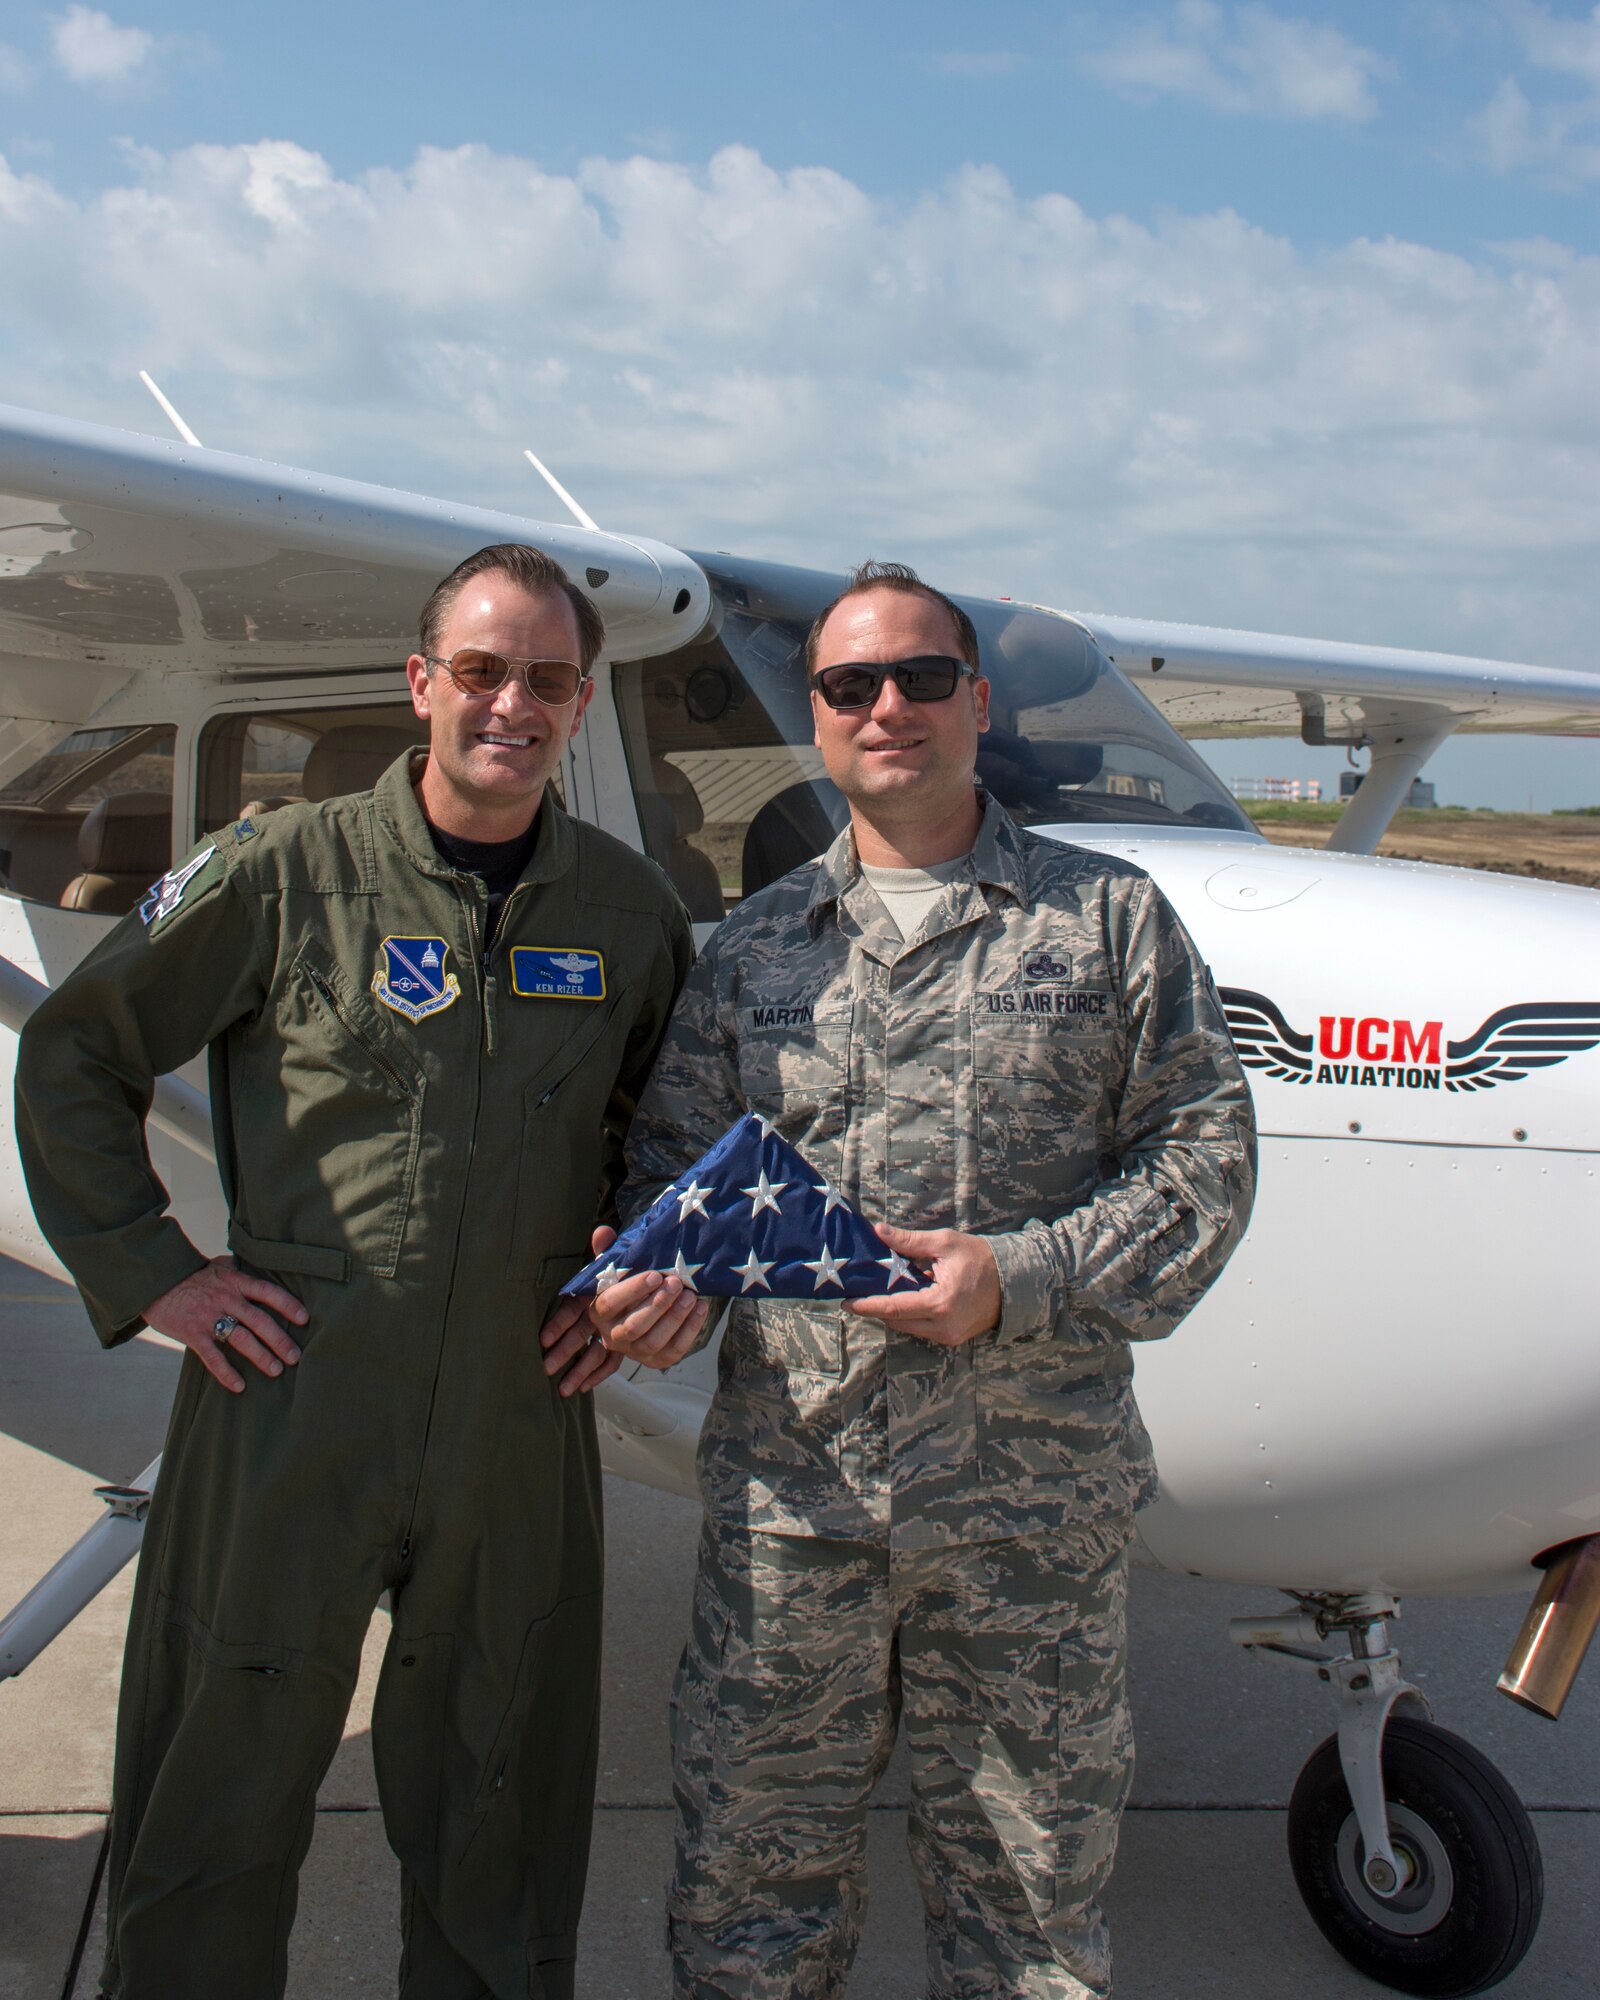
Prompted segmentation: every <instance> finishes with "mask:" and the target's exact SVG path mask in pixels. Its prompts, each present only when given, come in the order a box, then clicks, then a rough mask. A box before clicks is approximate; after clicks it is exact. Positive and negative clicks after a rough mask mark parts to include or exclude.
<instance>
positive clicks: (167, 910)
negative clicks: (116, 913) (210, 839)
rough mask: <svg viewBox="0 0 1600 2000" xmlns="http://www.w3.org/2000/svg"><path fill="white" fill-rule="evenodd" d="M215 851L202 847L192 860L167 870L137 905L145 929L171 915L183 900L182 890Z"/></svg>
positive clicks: (213, 848)
mask: <svg viewBox="0 0 1600 2000" xmlns="http://www.w3.org/2000/svg"><path fill="white" fill-rule="evenodd" d="M216 851H217V850H216V849H215V847H202V848H201V850H200V852H199V853H198V854H197V855H196V856H195V857H194V859H193V860H192V861H186V862H185V863H184V864H183V866H182V867H181V868H169V869H168V870H167V872H166V874H165V875H163V876H162V878H161V880H160V881H159V882H157V883H156V885H155V887H154V888H153V889H151V890H150V891H149V892H148V894H147V895H146V896H145V899H144V901H143V902H142V903H141V904H140V905H139V915H140V916H141V918H143V920H144V924H145V928H146V929H147V930H148V928H149V927H150V925H151V924H158V923H160V921H161V919H162V918H163V917H170V916H171V915H172V913H173V911H174V910H175V909H176V908H177V907H178V905H179V904H180V903H181V902H182V901H183V892H184V890H185V889H187V888H188V886H189V884H190V883H191V882H192V881H193V880H194V878H195V877H196V876H197V875H198V874H199V873H200V870H201V869H202V868H204V866H205V865H206V863H207V862H208V861H209V860H210V859H211V857H212V856H213V855H214V854H215V853H216Z"/></svg>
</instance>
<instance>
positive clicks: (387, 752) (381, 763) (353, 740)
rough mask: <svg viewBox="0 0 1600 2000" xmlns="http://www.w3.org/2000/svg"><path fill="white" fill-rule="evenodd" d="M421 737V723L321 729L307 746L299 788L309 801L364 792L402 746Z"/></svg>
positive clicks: (406, 747)
mask: <svg viewBox="0 0 1600 2000" xmlns="http://www.w3.org/2000/svg"><path fill="white" fill-rule="evenodd" d="M422 740H423V726H422V724H421V723H420V722H418V724H417V726H416V728H415V729H414V730H412V729H399V728H395V727H394V726H393V725H392V724H389V723H381V722H349V723H345V724H343V725H342V726H340V727H339V728H336V729H325V730H324V731H323V732H322V734H321V735H320V736H319V737H318V738H317V740H316V742H315V743H313V744H312V746H311V754H310V755H309V756H308V757H307V758H306V762H305V769H304V770H303V771H302V772H301V773H300V789H301V791H302V792H303V793H304V794H305V796H306V798H307V799H309V800H310V802H311V803H312V804H313V805H319V804H320V803H321V802H322V800H323V799H340V798H343V797H344V795H345V793H346V792H366V791H370V790H371V789H372V787H373V786H374V785H375V784H376V783H377V782H378V780H379V779H380V778H381V777H382V776H383V774H384V772H385V771H387V770H388V768H389V766H390V765H391V764H392V763H393V762H394V760H395V759H396V757H398V756H399V755H400V753H401V751H402V750H409V749H411V748H413V746H415V745H419V744H420V743H421V742H422Z"/></svg>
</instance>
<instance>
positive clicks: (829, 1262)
mask: <svg viewBox="0 0 1600 2000" xmlns="http://www.w3.org/2000/svg"><path fill="white" fill-rule="evenodd" d="M802 1261H803V1262H804V1264H805V1268H806V1269H807V1270H808V1271H815V1272H816V1274H817V1277H816V1283H815V1285H814V1287H813V1289H814V1290H816V1291H819V1292H820V1291H821V1290H822V1288H823V1286H824V1285H837V1286H838V1287H839V1289H840V1291H841V1292H842V1291H843V1290H844V1280H843V1279H842V1278H841V1277H840V1276H839V1273H840V1272H841V1271H842V1270H843V1269H844V1267H845V1265H846V1264H848V1263H849V1261H850V1259H849V1258H848V1257H835V1256H834V1254H833V1252H832V1251H831V1250H830V1249H829V1248H828V1246H827V1244H826V1243H824V1244H823V1246H822V1255H821V1256H820V1257H818V1258H817V1259H816V1260H815V1262H813V1261H812V1259H811V1258H809V1257H807V1258H805V1259H803V1260H802Z"/></svg>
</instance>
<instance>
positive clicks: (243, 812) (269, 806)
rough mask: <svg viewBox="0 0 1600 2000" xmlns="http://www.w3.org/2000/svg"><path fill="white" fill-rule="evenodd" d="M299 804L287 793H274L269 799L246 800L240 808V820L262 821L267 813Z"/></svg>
mask: <svg viewBox="0 0 1600 2000" xmlns="http://www.w3.org/2000/svg"><path fill="white" fill-rule="evenodd" d="M299 803H300V801H299V800H298V799H292V798H290V797H289V795H288V793H287V792H274V793H272V794H271V796H270V797H268V798H264V799H246V800H245V802H244V804H243V805H242V806H240V808H239V817H240V819H261V818H262V817H263V816H264V815H265V814H267V813H271V812H276V811H277V810H278V808H279V806H293V805H298V804H299Z"/></svg>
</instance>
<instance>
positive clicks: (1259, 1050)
mask: <svg viewBox="0 0 1600 2000" xmlns="http://www.w3.org/2000/svg"><path fill="white" fill-rule="evenodd" d="M1221 999H1222V1011H1223V1013H1224V1014H1225V1015H1226V1016H1227V1021H1228V1033H1229V1034H1230V1035H1232V1037H1233V1046H1234V1047H1235V1049H1237V1050H1238V1052H1239V1060H1240V1062H1242V1063H1243V1064H1244V1065H1245V1066H1246V1067H1247V1068H1248V1069H1264V1070H1265V1071H1266V1072H1267V1074H1268V1076H1275V1077H1278V1078H1280V1079H1281V1080H1282V1081H1283V1082H1284V1083H1309V1082H1310V1081H1311V1037H1310V1036H1309V1035H1300V1034H1296V1033H1295V1031H1294V1029H1293V1028H1291V1027H1290V1026H1289V1023H1288V1022H1287V1021H1286V1020H1285V1019H1284V1018H1283V1016H1282V1015H1281V1014H1280V1013H1279V1012H1278V1010H1277V1008H1276V1007H1274V1006H1273V1004H1272V1002H1271V1001H1270V1000H1269V999H1267V997H1266V996H1265V994H1261V993H1247V992H1245V991H1244V989H1243V988H1242V987H1237V986H1224V987H1223V988H1222V991H1221Z"/></svg>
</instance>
